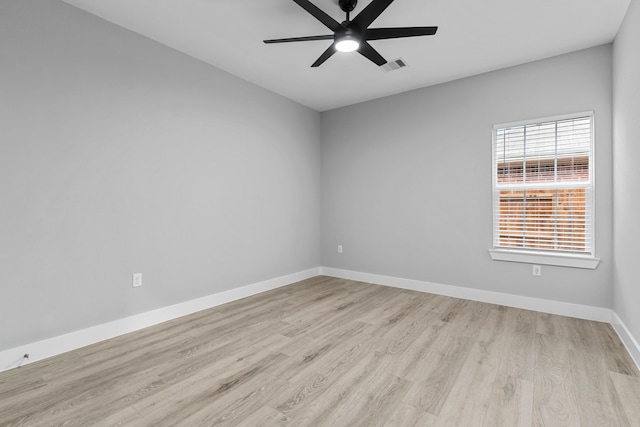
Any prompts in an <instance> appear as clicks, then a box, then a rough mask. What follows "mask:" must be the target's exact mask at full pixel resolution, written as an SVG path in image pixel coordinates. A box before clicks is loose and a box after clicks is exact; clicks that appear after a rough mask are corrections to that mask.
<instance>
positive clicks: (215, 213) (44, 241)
mask: <svg viewBox="0 0 640 427" xmlns="http://www.w3.org/2000/svg"><path fill="white" fill-rule="evenodd" d="M319 158H320V114H319V113H317V112H315V111H312V110H310V109H307V108H305V107H302V106H300V105H298V104H295V103H293V102H291V101H289V100H286V99H284V98H282V97H280V96H277V95H275V94H273V93H271V92H268V91H266V90H263V89H261V88H258V87H256V86H253V85H251V84H248V83H246V82H244V81H241V80H239V79H237V78H235V77H232V76H230V75H228V74H226V73H224V72H222V71H220V70H217V69H215V68H213V67H210V66H208V65H205V64H204V63H201V62H199V61H196V60H194V59H191V58H189V57H187V56H185V55H182V54H180V53H178V52H176V51H174V50H171V49H169V48H166V47H164V46H161V45H159V44H157V43H155V42H152V41H150V40H148V39H146V38H143V37H141V36H139V35H136V34H134V33H132V32H129V31H126V30H124V29H121V28H119V27H116V26H114V25H112V24H109V23H107V22H105V21H102V20H101V19H99V18H96V17H94V16H91V15H89V14H87V13H85V12H82V11H80V10H78V9H76V8H74V7H71V6H68V5H66V4H64V3H61V2H59V1H51V0H29V1H24V0H2V2H0V325H1V326H0V350H3V349H7V348H12V347H14V346H17V345H21V344H24V343H29V342H33V341H36V340H39V339H43V338H47V337H51V336H55V335H60V334H62V333H65V332H69V331H73V330H78V329H82V328H86V327H89V326H92V325H96V324H101V323H103V322H106V321H110V320H115V319H118V318H122V317H126V316H129V315H132V314H136V313H140V312H144V311H148V310H151V309H154V308H158V307H164V306H167V305H170V304H175V303H178V302H181V301H185V300H190V299H193V298H196V297H201V296H204V295H210V294H213V293H216V292H220V291H223V290H227V289H230V288H233V287H238V286H241V285H246V284H250V283H255V282H257V281H261V280H266V279H270V278H274V277H278V276H282V275H286V274H291V273H294V272H298V271H302V270H305V269H308V268H312V267H317V266H318V265H320V250H319V243H318V242H319V241H320V240H319V239H320V237H319V232H320V205H319V203H320V163H319ZM135 272H142V273H143V275H144V276H143V277H144V285H143V287H142V288H138V289H132V287H131V274H132V273H135Z"/></svg>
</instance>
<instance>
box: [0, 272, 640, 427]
mask: <svg viewBox="0 0 640 427" xmlns="http://www.w3.org/2000/svg"><path fill="white" fill-rule="evenodd" d="M0 425H2V426H56V425H68V426H92V425H97V426H112V425H123V426H314V427H315V426H367V427H369V426H393V427H397V426H509V427H511V426H579V425H582V426H600V425H606V426H640V373H639V372H638V370H637V368H636V366H635V365H634V363H633V361H632V360H631V358H630V357H629V355H628V353H627V352H626V350H625V349H624V347H623V345H622V343H621V342H620V340H619V339H618V337H617V335H616V334H615V332H614V331H613V329H612V328H611V326H610V325H607V324H604V323H598V322H591V321H585V320H578V319H573V318H568V317H562V316H554V315H549V314H543V313H537V312H532V311H527V310H520V309H513V308H508V307H503V306H497V305H491V304H484V303H478V302H473V301H467V300H461V299H455V298H448V297H443V296H439V295H432V294H426V293H419V292H413V291H407V290H401V289H394V288H389V287H383V286H376V285H372V284H367V283H361V282H353V281H348V280H342V279H335V278H330V277H323V276H320V277H316V278H313V279H309V280H306V281H303V282H299V283H296V284H293V285H290V286H286V287H283V288H280V289H276V290H273V291H270V292H266V293H263V294H260V295H257V296H253V297H250V298H245V299H242V300H239V301H235V302H232V303H229V304H225V305H222V306H219V307H216V308H213V309H209V310H205V311H202V312H199V313H196V314H193V315H190V316H186V317H183V318H180V319H176V320H173V321H170V322H167V323H164V324H161V325H157V326H154V327H151V328H147V329H144V330H141V331H138V332H135V333H131V334H128V335H124V336H121V337H118V338H115V339H112V340H109V341H105V342H101V343H98V344H95V345H92V346H89V347H85V348H82V349H79V350H76V351H72V352H69V353H66V354H63V355H60V356H56V357H53V358H50V359H47V360H43V361H40V362H36V363H32V364H29V365H26V366H23V367H21V368H17V369H13V370H11V371H7V372H4V373H0Z"/></svg>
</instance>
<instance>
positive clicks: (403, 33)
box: [365, 27, 438, 40]
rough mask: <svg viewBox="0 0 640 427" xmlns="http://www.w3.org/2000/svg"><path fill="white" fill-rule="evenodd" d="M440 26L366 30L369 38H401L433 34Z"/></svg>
mask: <svg viewBox="0 0 640 427" xmlns="http://www.w3.org/2000/svg"><path fill="white" fill-rule="evenodd" d="M436 31H438V27H399V28H369V29H368V30H367V31H365V38H366V39H367V40H383V39H399V38H402V37H417V36H432V35H434V34H435V33H436Z"/></svg>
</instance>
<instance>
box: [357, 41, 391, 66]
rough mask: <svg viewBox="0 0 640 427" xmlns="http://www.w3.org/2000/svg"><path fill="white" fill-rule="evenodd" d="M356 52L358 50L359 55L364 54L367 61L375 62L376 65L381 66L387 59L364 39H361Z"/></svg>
mask: <svg viewBox="0 0 640 427" xmlns="http://www.w3.org/2000/svg"><path fill="white" fill-rule="evenodd" d="M358 52H360V55H362V56H364V57H365V58H367V59H368V60H369V61H371V62H373V63H374V64H376V65H377V66H381V65H384V64H386V63H387V60H386V59H384V58H383V57H382V55H380V54H379V53H378V51H377V50H375V49H374V48H373V46H371V45H370V44H369V43H367V42H366V41H362V42H361V43H360V48H359V49H358Z"/></svg>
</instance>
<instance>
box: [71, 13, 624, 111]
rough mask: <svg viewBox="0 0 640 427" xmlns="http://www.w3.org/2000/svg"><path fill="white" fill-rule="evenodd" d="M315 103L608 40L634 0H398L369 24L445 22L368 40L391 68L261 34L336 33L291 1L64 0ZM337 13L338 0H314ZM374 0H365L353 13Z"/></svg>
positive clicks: (322, 105) (336, 103)
mask: <svg viewBox="0 0 640 427" xmlns="http://www.w3.org/2000/svg"><path fill="white" fill-rule="evenodd" d="M64 1H66V2H67V3H69V4H72V5H74V6H77V7H79V8H82V9H84V10H86V11H88V12H91V13H93V14H95V15H98V16H100V17H102V18H104V19H106V20H108V21H110V22H113V23H115V24H117V25H120V26H122V27H124V28H127V29H129V30H132V31H134V32H136V33H139V34H142V35H144V36H146V37H149V38H151V39H153V40H156V41H158V42H160V43H162V44H165V45H167V46H170V47H172V48H174V49H177V50H179V51H182V52H184V53H186V54H188V55H191V56H193V57H195V58H198V59H200V60H202V61H205V62H208V63H210V64H211V65H214V66H215V67H218V68H220V69H223V70H225V71H227V72H229V73H231V74H234V75H236V76H238V77H241V78H243V79H245V80H248V81H250V82H253V83H255V84H257V85H259V86H262V87H264V88H266V89H269V90H271V91H273V92H276V93H278V94H281V95H283V96H285V97H287V98H290V99H292V100H294V101H297V102H299V103H301V104H303V105H306V106H308V107H311V108H313V109H315V110H318V111H325V110H329V109H333V108H337V107H341V106H345V105H349V104H354V103H357V102H361V101H366V100H370V99H374V98H379V97H383V96H387V95H392V94H395V93H400V92H404V91H407V90H411V89H416V88H419V87H424V86H429V85H434V84H438V83H442V82H446V81H450V80H455V79H458V78H461V77H466V76H470V75H474V74H479V73H483V72H487V71H491V70H496V69H500V68H505V67H509V66H513V65H517V64H521V63H525V62H530V61H534V60H537V59H542V58H546V57H550V56H555V55H559V54H562V53H566V52H571V51H575V50H580V49H584V48H588V47H592V46H597V45H600V44H604V43H608V42H611V41H612V40H613V39H614V37H615V35H616V33H617V31H618V28H619V27H620V24H621V22H622V19H623V17H624V13H625V12H626V10H627V7H628V5H629V2H630V0H396V1H395V2H394V3H392V4H391V5H390V6H389V8H388V9H387V10H386V11H384V12H383V14H382V15H381V16H380V17H379V18H378V19H377V20H376V21H375V22H374V23H373V24H372V25H371V28H375V27H400V26H431V25H436V26H438V27H439V29H438V33H437V34H436V35H435V36H427V37H415V38H404V39H397V40H378V41H372V42H371V45H372V46H373V47H374V48H376V50H378V52H380V53H381V54H382V56H384V57H385V58H386V59H387V60H393V59H396V58H399V57H401V58H403V59H404V60H405V61H406V62H407V64H408V67H407V68H402V69H399V70H396V71H393V72H385V71H383V69H382V68H379V67H377V66H376V65H374V64H373V63H372V62H370V61H368V60H367V59H365V58H364V57H363V56H361V55H359V54H357V53H351V54H336V55H334V56H333V57H331V58H330V59H329V60H328V61H327V62H325V63H324V64H323V65H322V66H320V67H319V68H310V65H311V64H312V63H313V62H314V61H315V60H316V59H317V58H318V56H320V54H321V53H322V52H324V50H325V49H326V48H327V47H328V46H329V45H330V44H331V42H330V41H312V42H300V43H285V44H271V45H266V44H264V43H263V42H262V40H263V39H269V38H284V37H299V36H307V35H319V34H331V32H330V30H328V29H327V28H326V27H324V25H322V24H321V23H320V22H318V21H316V19H315V18H314V17H313V16H311V15H309V14H308V13H307V12H306V11H305V10H304V9H302V8H301V7H300V6H298V5H297V4H295V3H294V2H293V1H292V0H64ZM311 1H312V2H313V3H314V4H315V5H317V6H318V7H320V8H321V9H322V10H324V11H325V12H326V13H328V14H329V15H331V16H332V17H333V18H334V19H336V20H337V21H339V22H341V21H343V20H344V18H345V17H344V14H343V12H342V11H341V10H340V8H339V6H338V0H311ZM370 1H371V0H360V2H359V3H358V6H357V8H356V10H355V11H354V12H353V13H352V18H353V17H354V16H355V15H356V14H357V13H358V12H360V11H361V10H362V9H363V8H364V7H365V6H366V5H367V4H369V3H370Z"/></svg>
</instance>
